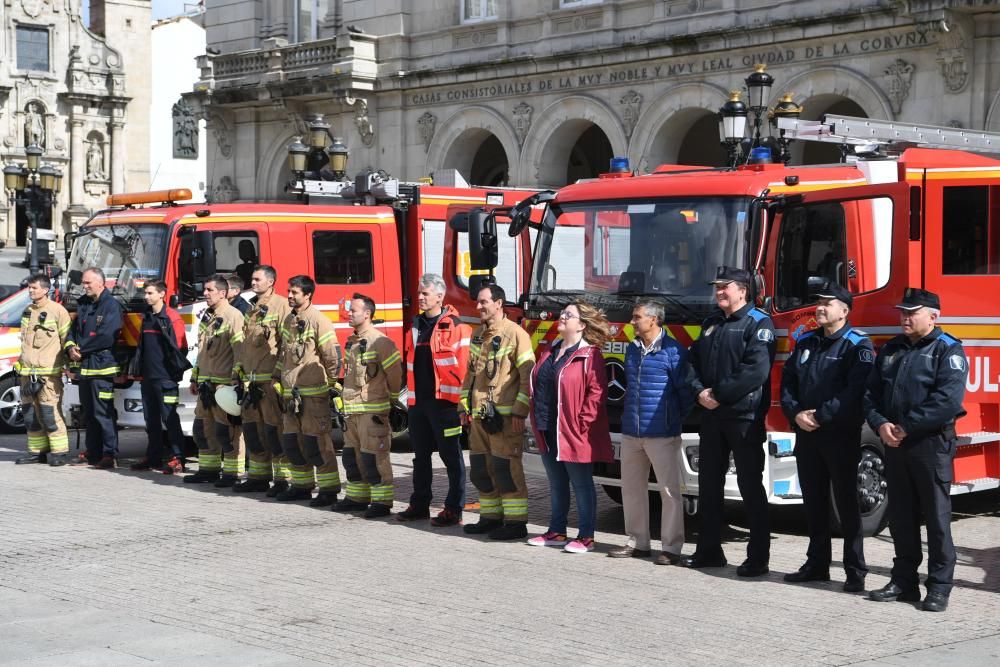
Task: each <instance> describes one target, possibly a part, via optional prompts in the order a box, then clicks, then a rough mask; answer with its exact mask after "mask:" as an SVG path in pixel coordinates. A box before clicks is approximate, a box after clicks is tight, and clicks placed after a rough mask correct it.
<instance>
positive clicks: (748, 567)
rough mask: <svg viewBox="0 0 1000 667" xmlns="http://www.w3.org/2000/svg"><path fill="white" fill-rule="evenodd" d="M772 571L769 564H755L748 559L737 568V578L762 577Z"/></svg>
mask: <svg viewBox="0 0 1000 667" xmlns="http://www.w3.org/2000/svg"><path fill="white" fill-rule="evenodd" d="M770 571H771V570H770V569H769V568H768V567H767V563H755V562H754V561H752V560H750V559H749V558H747V559H746V560H745V561H743V563H742V564H740V566H739V567H737V568H736V576H738V577H762V576H764V575H765V574H767V573H768V572H770Z"/></svg>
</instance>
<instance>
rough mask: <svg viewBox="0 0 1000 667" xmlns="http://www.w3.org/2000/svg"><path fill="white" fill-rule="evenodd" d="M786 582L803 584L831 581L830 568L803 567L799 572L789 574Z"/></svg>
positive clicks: (786, 576) (785, 578) (785, 577)
mask: <svg viewBox="0 0 1000 667" xmlns="http://www.w3.org/2000/svg"><path fill="white" fill-rule="evenodd" d="M784 580H785V581H787V582H788V583H790V584H801V583H803V582H806V581H830V568H828V567H813V566H811V565H808V564H806V565H803V566H802V567H800V568H799V570H798V572H789V573H788V574H786V575H785V576H784Z"/></svg>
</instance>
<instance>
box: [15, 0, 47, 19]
mask: <svg viewBox="0 0 1000 667" xmlns="http://www.w3.org/2000/svg"><path fill="white" fill-rule="evenodd" d="M45 4H47V3H46V2H45V0H21V9H23V10H24V13H25V14H27V15H28V16H30V17H31V18H38V15H39V14H41V13H42V8H43V5H45Z"/></svg>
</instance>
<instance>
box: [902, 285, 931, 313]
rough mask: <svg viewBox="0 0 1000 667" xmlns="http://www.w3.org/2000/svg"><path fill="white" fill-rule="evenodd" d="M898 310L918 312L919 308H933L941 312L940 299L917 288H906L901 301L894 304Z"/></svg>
mask: <svg viewBox="0 0 1000 667" xmlns="http://www.w3.org/2000/svg"><path fill="white" fill-rule="evenodd" d="M896 308H899V309H900V310H918V309H920V308H934V309H935V310H941V298H940V297H938V295H937V294H935V293H934V292H928V291H927V290H925V289H920V288H919V287H907V288H906V291H905V292H903V301H902V302H901V303H898V304H896Z"/></svg>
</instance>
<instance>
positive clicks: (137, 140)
mask: <svg viewBox="0 0 1000 667" xmlns="http://www.w3.org/2000/svg"><path fill="white" fill-rule="evenodd" d="M90 10H91V11H90V19H91V20H90V27H89V28H88V27H87V26H85V25H83V20H82V18H81V4H80V0H4V3H3V5H2V6H0V19H2V25H3V32H4V38H3V41H2V42H0V51H2V53H3V57H2V62H3V65H2V66H0V160H2V161H3V162H4V163H8V162H16V163H21V164H23V163H24V160H25V147H26V146H28V145H30V144H31V143H37V144H38V145H39V146H41V148H42V149H43V150H44V153H43V155H42V163H43V164H44V163H48V164H51V165H52V166H54V167H56V168H57V169H59V170H60V171H61V172H62V174H63V183H62V192H61V193H60V194H59V197H58V200H57V202H56V205H55V207H54V208H53V210H52V212H51V216H49V217H46V218H44V221H43V222H42V223H41V226H42V227H45V228H52V229H55V230H56V231H57V235H58V236H60V237H61V236H62V233H64V232H68V231H70V230H71V229H73V228H74V227H75V226H77V225H79V224H80V223H81V222H83V221H85V220H86V219H87V218H88V217H89V215H90V212H91V211H93V210H97V209H100V208H103V207H104V206H105V197H106V196H107V195H108V194H109V193H112V192H122V191H126V190H145V189H146V188H147V186H148V183H149V113H148V109H149V90H150V86H151V84H150V76H149V72H150V60H149V30H150V19H149V17H150V0H113V1H112V0H93V1H92V2H91V4H90ZM126 72H127V76H126ZM3 210H4V214H3V215H0V240H3V241H5V242H7V243H8V244H10V243H17V244H18V245H23V244H24V240H25V237H26V236H27V234H28V222H27V216H26V215H25V212H24V211H23V210H22V209H21V207H20V206H19V205H18V206H14V205H10V204H9V203H8V202H7V199H6V197H5V198H4V200H3Z"/></svg>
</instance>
